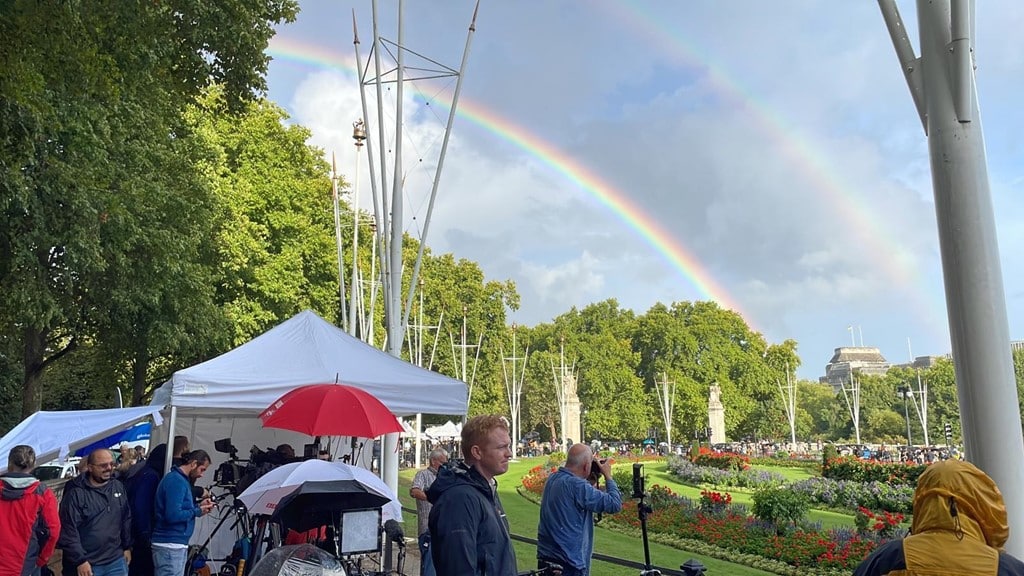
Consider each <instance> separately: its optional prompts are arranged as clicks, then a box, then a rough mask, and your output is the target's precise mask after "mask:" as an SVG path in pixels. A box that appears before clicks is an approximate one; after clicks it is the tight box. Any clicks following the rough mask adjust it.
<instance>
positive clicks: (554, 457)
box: [547, 452, 565, 468]
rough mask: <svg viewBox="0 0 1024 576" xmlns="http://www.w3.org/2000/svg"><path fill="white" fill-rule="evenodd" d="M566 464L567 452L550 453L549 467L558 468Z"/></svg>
mask: <svg viewBox="0 0 1024 576" xmlns="http://www.w3.org/2000/svg"><path fill="white" fill-rule="evenodd" d="M563 464H565V452H552V453H551V454H548V463H547V466H548V467H552V468H558V467H559V466H562V465H563Z"/></svg>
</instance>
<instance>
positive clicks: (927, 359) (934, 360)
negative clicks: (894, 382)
mask: <svg viewBox="0 0 1024 576" xmlns="http://www.w3.org/2000/svg"><path fill="white" fill-rule="evenodd" d="M949 357H950V356H949V354H946V355H945V356H918V357H917V358H914V361H913V362H904V363H903V364H893V365H892V367H893V368H915V369H918V370H927V369H929V368H931V367H932V366H935V365H936V364H938V363H939V360H942V359H948V358H949Z"/></svg>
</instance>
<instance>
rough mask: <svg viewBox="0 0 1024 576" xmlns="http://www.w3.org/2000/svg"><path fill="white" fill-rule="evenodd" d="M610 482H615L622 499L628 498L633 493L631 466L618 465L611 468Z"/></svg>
mask: <svg viewBox="0 0 1024 576" xmlns="http://www.w3.org/2000/svg"><path fill="white" fill-rule="evenodd" d="M612 480H615V484H616V485H618V487H619V492H622V497H623V499H625V498H629V496H630V495H631V494H632V493H633V465H632V464H619V465H616V466H612Z"/></svg>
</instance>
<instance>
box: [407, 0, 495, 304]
mask: <svg viewBox="0 0 1024 576" xmlns="http://www.w3.org/2000/svg"><path fill="white" fill-rule="evenodd" d="M479 11H480V0H477V2H476V7H475V8H473V19H472V20H471V21H470V23H469V32H468V33H467V34H466V46H465V48H464V49H463V51H462V63H461V64H460V65H459V79H458V80H456V81H455V93H454V94H453V95H452V105H451V108H449V109H448V123H447V124H446V125H445V129H444V139H443V140H442V141H441V152H440V154H439V155H438V157H437V168H435V169H434V183H433V184H432V185H431V187H430V200H429V201H428V202H427V216H426V218H425V219H424V221H423V234H422V235H421V237H420V247H419V252H418V253H417V255H416V261H415V262H414V263H413V266H412V279H411V281H410V282H411V283H410V289H409V296H408V298H407V299H406V308H405V323H406V324H407V323H408V321H409V308H410V307H411V306H412V288H411V287H412V286H413V285H415V283H416V278H417V277H418V276H419V273H420V265H421V264H422V263H423V251H424V250H426V247H427V232H429V231H430V217H431V215H433V213H434V200H436V199H437V187H438V185H439V184H440V183H441V169H442V168H444V159H445V156H446V155H447V153H448V140H449V138H450V137H451V134H452V126H453V125H454V123H455V111H456V109H457V108H458V107H459V94H461V93H462V79H463V78H465V77H466V62H467V61H468V60H469V47H470V46H471V45H472V41H473V33H474V32H476V15H477V12H479ZM399 43H401V41H399ZM399 66H401V64H399ZM399 94H401V93H399Z"/></svg>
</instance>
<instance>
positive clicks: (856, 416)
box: [843, 372, 860, 444]
mask: <svg viewBox="0 0 1024 576" xmlns="http://www.w3.org/2000/svg"><path fill="white" fill-rule="evenodd" d="M847 391H849V395H847ZM850 396H853V401H852V402H851V401H850ZM843 399H844V400H846V408H847V410H849V411H850V419H851V420H853V433H854V435H855V436H856V437H857V438H856V439H857V444H860V382H857V380H856V379H855V378H854V377H853V372H850V388H849V389H847V388H846V385H845V384H844V385H843Z"/></svg>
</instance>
